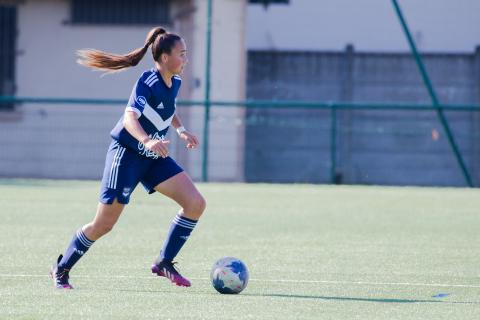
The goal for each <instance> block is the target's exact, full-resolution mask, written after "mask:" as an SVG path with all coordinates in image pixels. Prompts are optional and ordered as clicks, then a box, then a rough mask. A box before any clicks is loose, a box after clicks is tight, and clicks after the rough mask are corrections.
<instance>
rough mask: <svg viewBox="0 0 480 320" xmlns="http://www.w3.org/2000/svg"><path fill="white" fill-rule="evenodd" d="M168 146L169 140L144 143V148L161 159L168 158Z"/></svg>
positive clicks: (152, 140)
mask: <svg viewBox="0 0 480 320" xmlns="http://www.w3.org/2000/svg"><path fill="white" fill-rule="evenodd" d="M169 144H170V141H169V140H154V139H151V140H148V141H147V142H146V143H145V148H147V149H148V150H150V151H152V152H155V153H156V154H158V155H159V156H160V157H162V158H166V157H168V145H169Z"/></svg>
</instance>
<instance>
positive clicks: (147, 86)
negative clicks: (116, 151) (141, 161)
mask: <svg viewBox="0 0 480 320" xmlns="http://www.w3.org/2000/svg"><path fill="white" fill-rule="evenodd" d="M180 84H181V79H180V78H179V77H178V76H174V77H173V78H172V86H171V87H170V88H169V87H167V85H166V84H165V82H163V79H162V76H161V75H160V73H159V72H158V71H157V70H156V69H155V68H152V69H150V70H148V71H145V72H144V73H143V74H142V76H141V77H140V79H138V81H137V82H136V84H135V86H134V88H133V90H132V94H131V95H130V99H129V101H128V104H127V108H126V110H129V111H134V112H135V113H136V114H137V115H138V116H139V118H138V121H139V122H140V125H141V126H142V128H143V130H145V132H146V133H147V134H148V136H149V137H150V138H151V139H156V140H163V139H164V138H165V135H166V134H167V131H168V128H169V127H170V124H171V122H172V119H173V115H174V114H175V107H176V106H175V101H176V97H177V94H178V90H179V89H180ZM123 118H124V116H123V115H122V117H121V118H120V120H119V121H118V123H117V125H116V126H115V127H114V128H113V130H112V131H111V132H110V135H111V136H112V138H113V139H115V140H117V141H118V142H119V143H120V144H121V145H123V146H125V147H127V148H129V149H132V150H134V151H137V152H138V153H139V154H141V155H143V156H146V157H149V158H155V159H157V158H158V157H159V156H158V155H157V154H155V153H153V152H151V151H150V150H147V149H145V146H144V145H143V143H141V142H139V141H138V140H137V139H135V138H134V137H133V136H132V135H131V134H130V133H128V131H127V130H126V129H125V128H124V126H123Z"/></svg>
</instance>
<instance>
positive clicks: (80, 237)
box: [77, 229, 95, 248]
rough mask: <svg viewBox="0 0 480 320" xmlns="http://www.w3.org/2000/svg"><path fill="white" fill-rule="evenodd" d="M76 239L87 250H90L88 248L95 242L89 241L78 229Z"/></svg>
mask: <svg viewBox="0 0 480 320" xmlns="http://www.w3.org/2000/svg"><path fill="white" fill-rule="evenodd" d="M77 239H78V240H79V241H80V242H81V243H82V244H83V245H84V246H85V247H87V248H90V246H91V245H92V244H93V243H94V242H95V241H92V240H89V239H88V238H87V236H86V235H85V233H83V230H82V229H78V231H77Z"/></svg>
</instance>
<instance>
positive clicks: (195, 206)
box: [189, 195, 207, 219]
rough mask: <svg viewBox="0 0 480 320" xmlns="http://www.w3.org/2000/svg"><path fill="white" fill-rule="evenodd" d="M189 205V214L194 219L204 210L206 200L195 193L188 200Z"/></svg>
mask: <svg viewBox="0 0 480 320" xmlns="http://www.w3.org/2000/svg"><path fill="white" fill-rule="evenodd" d="M189 207H190V208H189V211H190V214H191V215H193V216H194V217H195V218H196V219H198V218H200V216H201V215H202V214H203V212H204V211H205V208H206V207H207V202H206V201H205V198H204V197H202V196H201V195H196V196H195V197H192V199H191V200H190V203H189Z"/></svg>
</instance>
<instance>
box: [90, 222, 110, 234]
mask: <svg viewBox="0 0 480 320" xmlns="http://www.w3.org/2000/svg"><path fill="white" fill-rule="evenodd" d="M112 229H113V224H109V223H102V224H97V225H94V233H95V234H96V235H97V236H98V237H101V236H103V235H105V234H107V233H109V232H110V231H112Z"/></svg>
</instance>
